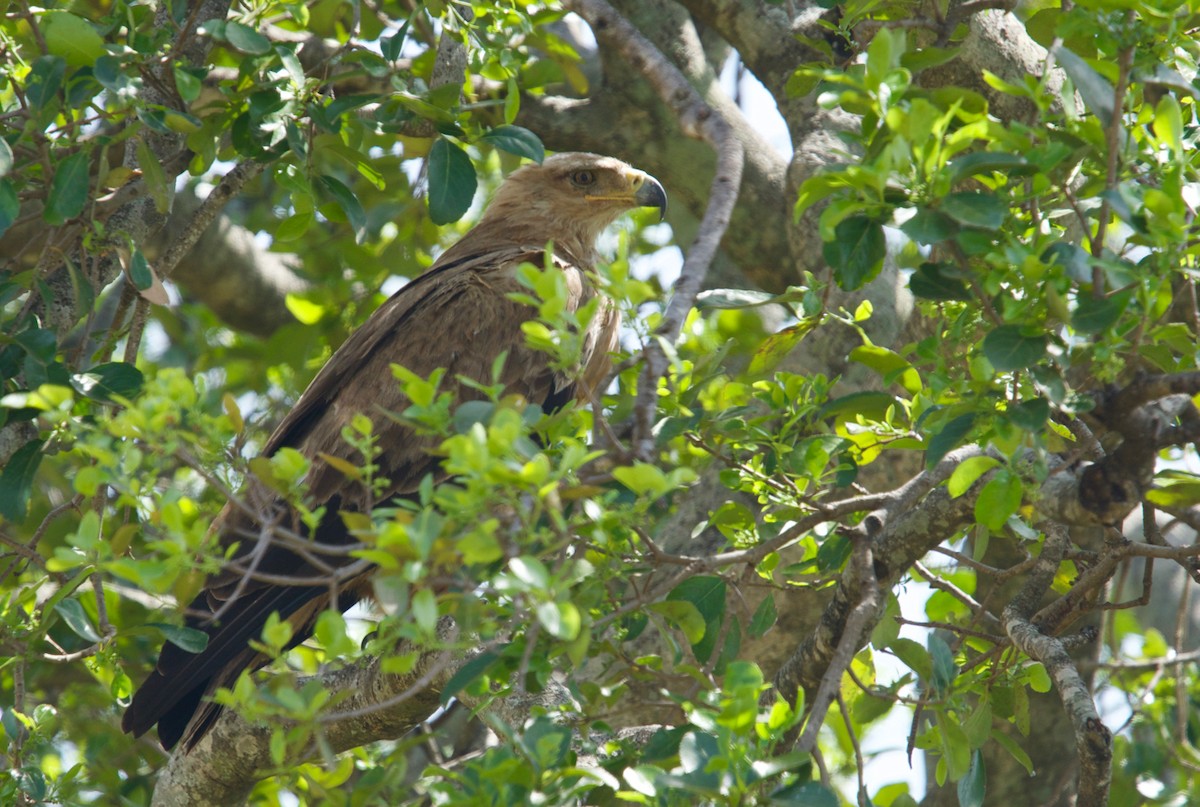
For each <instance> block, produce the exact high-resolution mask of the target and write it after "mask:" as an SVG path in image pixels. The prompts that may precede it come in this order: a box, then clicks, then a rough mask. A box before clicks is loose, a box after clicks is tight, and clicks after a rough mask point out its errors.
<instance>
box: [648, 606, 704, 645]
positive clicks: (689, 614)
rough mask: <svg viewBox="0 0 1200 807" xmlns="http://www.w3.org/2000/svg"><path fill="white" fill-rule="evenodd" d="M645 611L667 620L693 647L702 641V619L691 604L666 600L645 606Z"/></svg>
mask: <svg viewBox="0 0 1200 807" xmlns="http://www.w3.org/2000/svg"><path fill="white" fill-rule="evenodd" d="M646 609H647V610H649V611H651V612H653V613H656V614H662V615H663V616H664V617H666V618H667V619H669V620H670V621H671V622H672V623H673V624H674V625H675V627H677V628H679V629H680V630H681V631H683V635H684V636H685V637H686V638H687V640H688V644H691V645H695V644H699V643H700V642H701V641H703V639H704V634H705V631H706V627H705V622H704V617H703V616H701V615H700V611H699V610H698V609H697V608H696V606H695V605H693V604H692V603H690V602H681V601H678V600H666V601H664V602H652V603H650V604H649V605H647V606H646Z"/></svg>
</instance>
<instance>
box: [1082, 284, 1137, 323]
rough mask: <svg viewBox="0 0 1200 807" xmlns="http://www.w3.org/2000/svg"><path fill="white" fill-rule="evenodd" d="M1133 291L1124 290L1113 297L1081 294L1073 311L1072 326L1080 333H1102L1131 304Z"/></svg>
mask: <svg viewBox="0 0 1200 807" xmlns="http://www.w3.org/2000/svg"><path fill="white" fill-rule="evenodd" d="M1132 296H1133V292H1132V291H1123V292H1121V293H1120V294H1114V295H1112V296H1111V297H1099V298H1097V297H1092V296H1091V295H1086V296H1080V298H1079V302H1078V303H1077V304H1076V306H1075V310H1074V311H1073V312H1071V327H1072V328H1074V329H1075V330H1076V331H1078V332H1079V333H1102V332H1104V331H1106V330H1108V329H1109V328H1111V327H1112V326H1113V325H1114V324H1116V322H1117V320H1119V319H1120V318H1121V314H1123V313H1125V309H1126V308H1128V306H1129V300H1130V298H1131V297H1132Z"/></svg>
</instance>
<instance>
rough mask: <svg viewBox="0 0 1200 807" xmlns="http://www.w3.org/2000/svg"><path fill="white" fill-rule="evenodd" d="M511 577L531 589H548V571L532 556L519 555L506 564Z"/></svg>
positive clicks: (544, 565)
mask: <svg viewBox="0 0 1200 807" xmlns="http://www.w3.org/2000/svg"><path fill="white" fill-rule="evenodd" d="M508 568H509V569H510V570H511V571H512V573H513V575H514V576H515V577H516V578H517V579H518V580H520V581H521V582H522V583H524V584H525V585H526V586H528V587H529V588H531V589H542V590H544V589H547V588H549V587H550V570H549V569H547V568H546V564H544V563H542V562H541V561H540V560H538V559H537V558H535V557H534V556H532V555H521V556H520V557H516V558H513V559H512V560H510V561H509V562H508Z"/></svg>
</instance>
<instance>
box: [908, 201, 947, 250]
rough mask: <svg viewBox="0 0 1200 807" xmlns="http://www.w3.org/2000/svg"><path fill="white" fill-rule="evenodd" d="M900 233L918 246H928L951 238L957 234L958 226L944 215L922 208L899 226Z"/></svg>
mask: <svg viewBox="0 0 1200 807" xmlns="http://www.w3.org/2000/svg"><path fill="white" fill-rule="evenodd" d="M900 232H902V233H904V234H905V235H907V236H908V237H909V238H911V239H912V240H914V241H916V242H917V243H918V244H925V245H930V244H936V243H938V242H939V241H945V240H946V239H947V238H950V237H951V236H953V235H954V234H955V233H957V232H958V225H957V224H955V223H954V221H953V220H952V219H951V218H950V217H949V216H947V215H946V214H945V213H941V212H939V211H937V210H930V209H929V208H927V207H922V208H919V209H918V210H917V212H916V214H915V215H914V216H913V217H912V218H910V219H909V220H908V221H906V222H904V223H903V224H901V225H900Z"/></svg>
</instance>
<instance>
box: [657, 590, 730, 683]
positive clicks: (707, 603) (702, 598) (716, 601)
mask: <svg viewBox="0 0 1200 807" xmlns="http://www.w3.org/2000/svg"><path fill="white" fill-rule="evenodd" d="M667 601H668V602H670V601H676V602H688V603H691V604H692V605H694V606H695V607H696V610H697V611H699V612H700V616H701V617H703V619H704V624H705V630H704V637H703V638H702V639H700V641H698V642H694V643H693V644H692V652H693V653H695V655H696V659H697V660H698V661H699V662H700V663H701V664H703V663H705V662H707V661H708V659H709V657H710V656H711V655H712V652H713V650H714V648H715V647H716V643H717V638H718V636H719V635H720V633H721V630H720V628H721V622H722V621H723V620H724V619H725V581H724V580H722V579H721V578H719V577H707V576H700V577H692V578H689V579H688V580H684V581H683V582H682V583H680V584H679V585H678V586H676V587H675V588H674V589H672V591H671V593H670V594H668V595H667Z"/></svg>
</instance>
